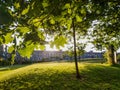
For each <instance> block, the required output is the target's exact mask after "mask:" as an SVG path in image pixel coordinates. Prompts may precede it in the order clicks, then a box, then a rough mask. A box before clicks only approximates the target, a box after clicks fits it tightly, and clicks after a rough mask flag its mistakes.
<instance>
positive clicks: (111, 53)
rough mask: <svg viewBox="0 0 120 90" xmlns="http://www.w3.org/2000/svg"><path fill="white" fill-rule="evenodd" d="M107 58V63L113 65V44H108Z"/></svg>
mask: <svg viewBox="0 0 120 90" xmlns="http://www.w3.org/2000/svg"><path fill="white" fill-rule="evenodd" d="M107 59H108V63H109V64H110V65H114V64H115V58H114V46H113V45H110V46H109V47H108V52H107Z"/></svg>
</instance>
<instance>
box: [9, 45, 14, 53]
mask: <svg viewBox="0 0 120 90" xmlns="http://www.w3.org/2000/svg"><path fill="white" fill-rule="evenodd" d="M13 50H14V46H13V45H12V46H10V47H9V48H8V52H9V53H12V51H13Z"/></svg>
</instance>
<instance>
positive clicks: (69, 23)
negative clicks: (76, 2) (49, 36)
mask: <svg viewBox="0 0 120 90" xmlns="http://www.w3.org/2000/svg"><path fill="white" fill-rule="evenodd" d="M71 25H72V19H69V20H67V29H68V30H70V29H71Z"/></svg>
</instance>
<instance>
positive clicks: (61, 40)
mask: <svg viewBox="0 0 120 90" xmlns="http://www.w3.org/2000/svg"><path fill="white" fill-rule="evenodd" d="M66 43H67V39H66V37H64V36H56V37H55V38H54V41H52V42H51V43H50V47H52V48H53V47H54V46H56V47H57V48H58V49H60V46H62V47H63V46H64V45H65V44H66Z"/></svg>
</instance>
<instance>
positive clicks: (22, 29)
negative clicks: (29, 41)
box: [17, 27, 30, 34]
mask: <svg viewBox="0 0 120 90" xmlns="http://www.w3.org/2000/svg"><path fill="white" fill-rule="evenodd" d="M17 31H18V32H20V33H22V34H26V33H28V32H29V31H30V29H29V28H28V27H18V28H17Z"/></svg>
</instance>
